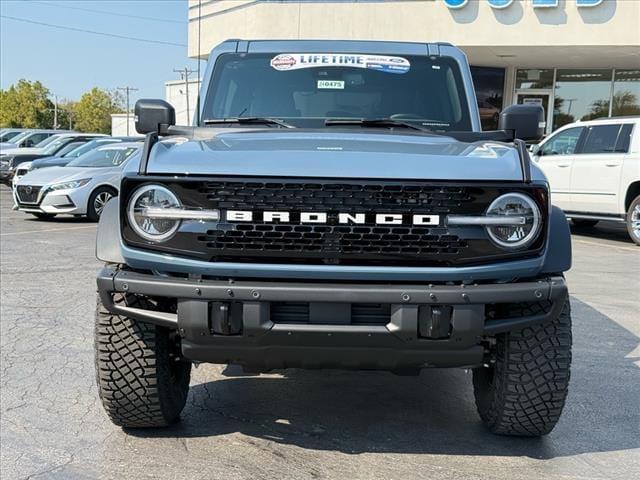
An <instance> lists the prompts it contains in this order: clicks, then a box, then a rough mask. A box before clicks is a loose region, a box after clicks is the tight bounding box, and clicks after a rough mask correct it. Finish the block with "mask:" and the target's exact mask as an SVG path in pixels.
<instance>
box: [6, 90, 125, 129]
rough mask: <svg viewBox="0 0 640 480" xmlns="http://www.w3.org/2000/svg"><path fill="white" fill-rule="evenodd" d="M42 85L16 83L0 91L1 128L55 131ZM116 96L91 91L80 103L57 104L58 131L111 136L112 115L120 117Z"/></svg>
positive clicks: (119, 101) (120, 100)
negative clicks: (115, 114)
mask: <svg viewBox="0 0 640 480" xmlns="http://www.w3.org/2000/svg"><path fill="white" fill-rule="evenodd" d="M50 96H51V92H50V91H49V90H48V89H47V88H46V87H45V86H44V85H42V83H40V82H38V81H35V82H30V81H28V80H18V82H17V83H16V84H15V85H11V86H10V87H9V88H8V89H6V90H0V128H2V127H13V128H54V125H53V122H54V107H55V106H54V103H53V101H52V100H51V99H50ZM123 103H124V101H123V98H122V95H121V94H120V93H119V92H111V91H109V90H102V89H99V88H93V89H91V90H90V91H89V92H87V93H85V94H84V95H82V97H81V98H80V101H79V102H71V101H61V102H59V103H58V128H62V129H66V128H68V129H71V128H73V129H75V130H78V131H80V132H98V133H111V114H112V113H122V112H124V108H123Z"/></svg>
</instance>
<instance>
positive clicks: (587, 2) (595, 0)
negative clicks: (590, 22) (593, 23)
mask: <svg viewBox="0 0 640 480" xmlns="http://www.w3.org/2000/svg"><path fill="white" fill-rule="evenodd" d="M576 3H577V4H578V6H579V7H595V6H596V5H600V4H601V3H602V0H577V2H576Z"/></svg>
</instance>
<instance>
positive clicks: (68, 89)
mask: <svg viewBox="0 0 640 480" xmlns="http://www.w3.org/2000/svg"><path fill="white" fill-rule="evenodd" d="M187 9H188V5H187V0H137V1H136V0H46V1H45V0H42V1H39V0H38V1H36V0H0V88H2V89H6V88H8V87H9V86H10V85H12V84H13V83H15V82H16V81H18V80H19V79H21V78H24V79H27V80H32V81H33V80H39V81H40V82H42V83H43V84H44V86H45V87H47V88H48V89H49V90H50V91H51V93H52V94H55V95H57V96H58V98H59V99H69V100H78V99H79V98H80V96H81V95H82V94H83V93H84V92H86V91H88V90H90V89H91V88H93V87H100V88H105V89H115V88H117V87H126V86H130V87H135V88H138V89H139V90H138V91H133V92H131V104H132V105H133V103H134V102H135V100H136V99H137V98H164V97H165V87H164V82H165V81H168V80H178V79H180V75H179V74H178V73H175V72H174V71H173V69H174V68H183V67H185V66H187V67H189V68H190V69H192V70H195V69H196V68H197V62H196V61H195V60H191V59H189V58H188V57H187V47H186V45H187ZM89 10H90V11H89ZM7 17H14V18H20V19H24V20H29V21H30V22H39V23H47V24H52V25H57V26H61V27H69V28H75V29H82V30H92V31H95V32H102V33H107V34H110V35H120V36H124V37H134V38H139V39H145V40H153V41H157V42H168V43H171V44H178V45H182V46H177V45H167V44H159V43H148V42H141V41H135V40H131V39H125V38H115V37H108V36H103V35H96V34H93V33H86V32H78V31H71V30H64V29H60V28H53V27H50V26H44V25H41V24H33V23H26V22H24V21H19V20H15V19H11V18H7ZM201 68H202V71H204V68H205V62H202V67H201ZM193 78H195V76H194V77H193Z"/></svg>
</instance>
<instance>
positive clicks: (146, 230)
mask: <svg viewBox="0 0 640 480" xmlns="http://www.w3.org/2000/svg"><path fill="white" fill-rule="evenodd" d="M181 206H182V204H181V203H180V200H178V197H176V196H175V195H174V194H173V192H172V191H171V190H169V189H168V188H166V187H162V186H160V185H145V186H144V187H140V188H139V189H138V190H136V191H135V192H134V194H133V195H132V196H131V200H129V206H128V208H127V211H128V216H129V224H130V225H131V227H132V228H133V230H134V231H135V232H136V233H137V234H138V235H140V236H141V237H142V238H144V239H146V240H150V241H152V242H163V241H165V240H167V239H169V238H170V237H171V236H172V235H173V234H174V233H176V231H177V230H178V227H180V220H172V219H167V218H153V216H150V215H146V212H147V211H148V209H158V208H179V207H181Z"/></svg>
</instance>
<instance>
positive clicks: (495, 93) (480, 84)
mask: <svg viewBox="0 0 640 480" xmlns="http://www.w3.org/2000/svg"><path fill="white" fill-rule="evenodd" d="M471 76H472V77H473V85H474V87H475V91H476V98H477V99H478V111H479V112H480V123H481V124H482V130H497V129H498V119H499V117H500V111H501V110H502V100H503V97H502V93H503V91H504V68H488V67H471Z"/></svg>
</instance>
